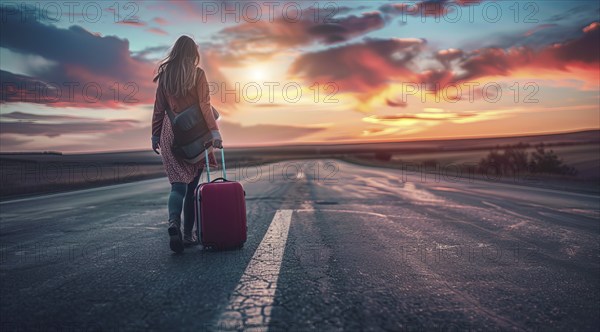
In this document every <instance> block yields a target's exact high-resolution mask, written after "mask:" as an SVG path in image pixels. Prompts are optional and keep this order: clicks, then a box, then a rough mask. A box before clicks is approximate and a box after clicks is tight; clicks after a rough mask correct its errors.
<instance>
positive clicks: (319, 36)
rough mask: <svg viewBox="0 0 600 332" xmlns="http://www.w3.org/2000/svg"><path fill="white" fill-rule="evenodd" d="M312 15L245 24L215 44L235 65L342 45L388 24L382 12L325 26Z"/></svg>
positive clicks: (221, 35) (220, 36)
mask: <svg viewBox="0 0 600 332" xmlns="http://www.w3.org/2000/svg"><path fill="white" fill-rule="evenodd" d="M308 14H310V15H308ZM290 16H292V17H293V15H291V14H290ZM313 16H314V13H311V12H310V10H307V13H305V14H304V15H302V19H299V20H297V21H290V20H289V19H285V18H284V17H283V16H282V17H278V18H276V19H275V20H274V21H273V22H269V21H258V22H243V23H241V24H238V25H234V26H231V27H227V28H225V29H222V30H221V31H220V32H219V33H218V34H217V35H216V36H215V38H214V40H215V41H216V42H215V44H218V51H219V52H220V53H221V56H222V57H224V60H223V61H224V63H228V64H230V65H235V64H239V63H240V62H243V61H244V60H246V61H247V60H251V59H257V58H263V59H265V58H269V57H271V56H272V55H273V54H274V53H275V52H277V51H280V50H282V49H287V48H291V47H298V46H309V45H312V44H315V43H320V44H325V45H329V44H336V43H341V42H344V41H347V40H350V39H352V38H355V37H358V36H362V35H365V34H367V33H369V32H371V31H375V30H378V29H381V28H383V27H384V25H385V21H384V19H383V17H382V15H381V13H379V12H367V13H362V14H360V15H349V16H345V17H341V18H335V19H332V20H331V22H329V21H327V22H325V23H324V22H322V21H318V20H315V19H314V18H313ZM213 46H216V45H213Z"/></svg>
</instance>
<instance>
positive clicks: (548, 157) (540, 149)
mask: <svg viewBox="0 0 600 332" xmlns="http://www.w3.org/2000/svg"><path fill="white" fill-rule="evenodd" d="M529 168H530V169H531V171H532V172H533V173H550V174H561V175H576V174H577V170H576V169H575V168H573V167H571V166H568V165H565V164H564V162H563V160H562V159H560V158H558V156H557V155H556V153H554V151H553V150H546V147H545V145H544V143H540V144H538V145H536V146H535V151H533V152H532V153H531V160H530V161H529Z"/></svg>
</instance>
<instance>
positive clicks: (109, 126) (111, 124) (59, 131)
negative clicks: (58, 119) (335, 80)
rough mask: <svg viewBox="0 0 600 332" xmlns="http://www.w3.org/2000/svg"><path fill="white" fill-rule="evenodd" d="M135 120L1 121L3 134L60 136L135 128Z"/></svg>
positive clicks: (0, 126)
mask: <svg viewBox="0 0 600 332" xmlns="http://www.w3.org/2000/svg"><path fill="white" fill-rule="evenodd" d="M136 123H137V121H135V120H112V121H111V120H109V121H106V120H105V121H103V120H90V121H87V122H84V121H78V122H64V123H40V122H36V121H18V122H6V121H2V122H0V128H1V132H2V135H4V134H18V135H24V136H46V137H58V136H61V135H67V134H98V133H108V132H114V131H123V130H126V129H129V128H134V127H135V124H136Z"/></svg>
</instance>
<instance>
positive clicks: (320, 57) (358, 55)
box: [289, 38, 425, 92]
mask: <svg viewBox="0 0 600 332" xmlns="http://www.w3.org/2000/svg"><path fill="white" fill-rule="evenodd" d="M424 45H425V41H424V40H422V39H400V38H395V39H372V38H368V39H366V40H365V41H363V42H361V43H355V44H349V45H344V46H340V47H335V48H329V49H326V50H323V51H317V52H312V53H305V54H302V55H300V56H299V57H298V58H297V59H296V60H295V61H294V62H293V63H292V65H291V67H290V70H289V71H290V73H291V74H293V75H296V76H299V77H302V78H305V79H306V80H307V81H310V80H312V81H322V82H333V83H334V84H336V85H337V86H338V87H339V88H340V91H341V92H371V91H373V90H377V89H380V88H381V87H385V86H387V85H388V84H389V83H391V82H393V81H394V80H396V79H398V78H400V77H402V78H404V79H405V80H414V79H415V77H416V75H415V73H414V72H413V70H412V69H410V68H409V67H410V65H411V63H412V60H413V59H414V58H415V56H417V55H418V54H419V53H420V52H421V50H422V48H423V46H424Z"/></svg>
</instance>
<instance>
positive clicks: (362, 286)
mask: <svg viewBox="0 0 600 332" xmlns="http://www.w3.org/2000/svg"><path fill="white" fill-rule="evenodd" d="M261 170H262V175H261V176H260V177H259V176H255V175H256V174H257V173H256V172H257V170H256V169H249V170H246V171H243V170H231V171H230V177H233V176H234V175H236V176H237V177H240V176H242V175H245V176H246V177H247V178H246V179H245V180H244V181H243V182H242V183H243V185H244V187H245V190H246V192H247V212H248V229H249V232H248V242H247V243H246V245H245V246H244V248H243V249H242V250H237V251H227V252H212V251H207V250H202V249H201V248H199V247H194V248H192V249H186V251H185V252H184V254H182V255H176V254H173V253H171V252H170V251H169V248H168V241H167V232H166V228H167V224H166V199H167V194H168V190H169V184H168V182H167V180H166V179H156V180H148V181H141V182H135V183H130V184H121V185H115V186H109V187H102V188H96V189H90V190H84V191H78V192H71V193H65V194H57V195H49V196H41V197H35V198H29V199H23V200H17V201H10V202H4V203H0V240H1V246H2V247H1V257H0V258H1V261H0V263H1V265H0V276H1V297H0V301H1V311H0V314H1V315H0V322H1V326H0V327H1V329H2V331H12V330H20V331H30V330H33V331H36V330H40V331H41V330H44V331H45V330H51V331H95V330H103V331H130V330H131V331H136V330H140V331H147V330H162V331H167V330H169V331H172V330H187V331H203V330H206V331H212V330H238V329H245V330H257V331H263V330H267V329H268V330H270V331H279V330H292V331H309V330H316V331H330V330H332V331H335V330H348V331H359V330H365V331H429V330H433V331H472V330H485V331H490V330H493V331H495V330H507V331H508V330H527V331H548V330H573V331H575V330H577V331H595V330H597V328H598V326H600V318H599V316H600V305H599V299H600V284H599V279H600V278H599V277H600V265H599V261H600V260H599V234H600V224H599V222H600V215H599V213H600V206H599V204H600V203H599V201H600V199H599V198H600V197H598V196H593V195H586V194H577V193H570V192H564V191H555V190H548V189H540V188H536V187H532V186H528V185H526V184H523V183H521V184H506V183H497V182H494V181H479V180H468V179H461V180H458V181H449V179H442V180H441V181H439V182H437V181H436V180H435V179H433V178H428V179H423V178H422V177H421V176H420V175H418V174H410V175H408V176H407V174H405V173H404V172H402V171H400V170H386V169H378V168H368V167H361V166H356V165H352V164H347V163H342V162H337V161H327V160H321V161H318V162H316V161H296V162H289V163H282V164H279V165H276V166H273V165H267V166H263V167H262V168H261Z"/></svg>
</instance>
